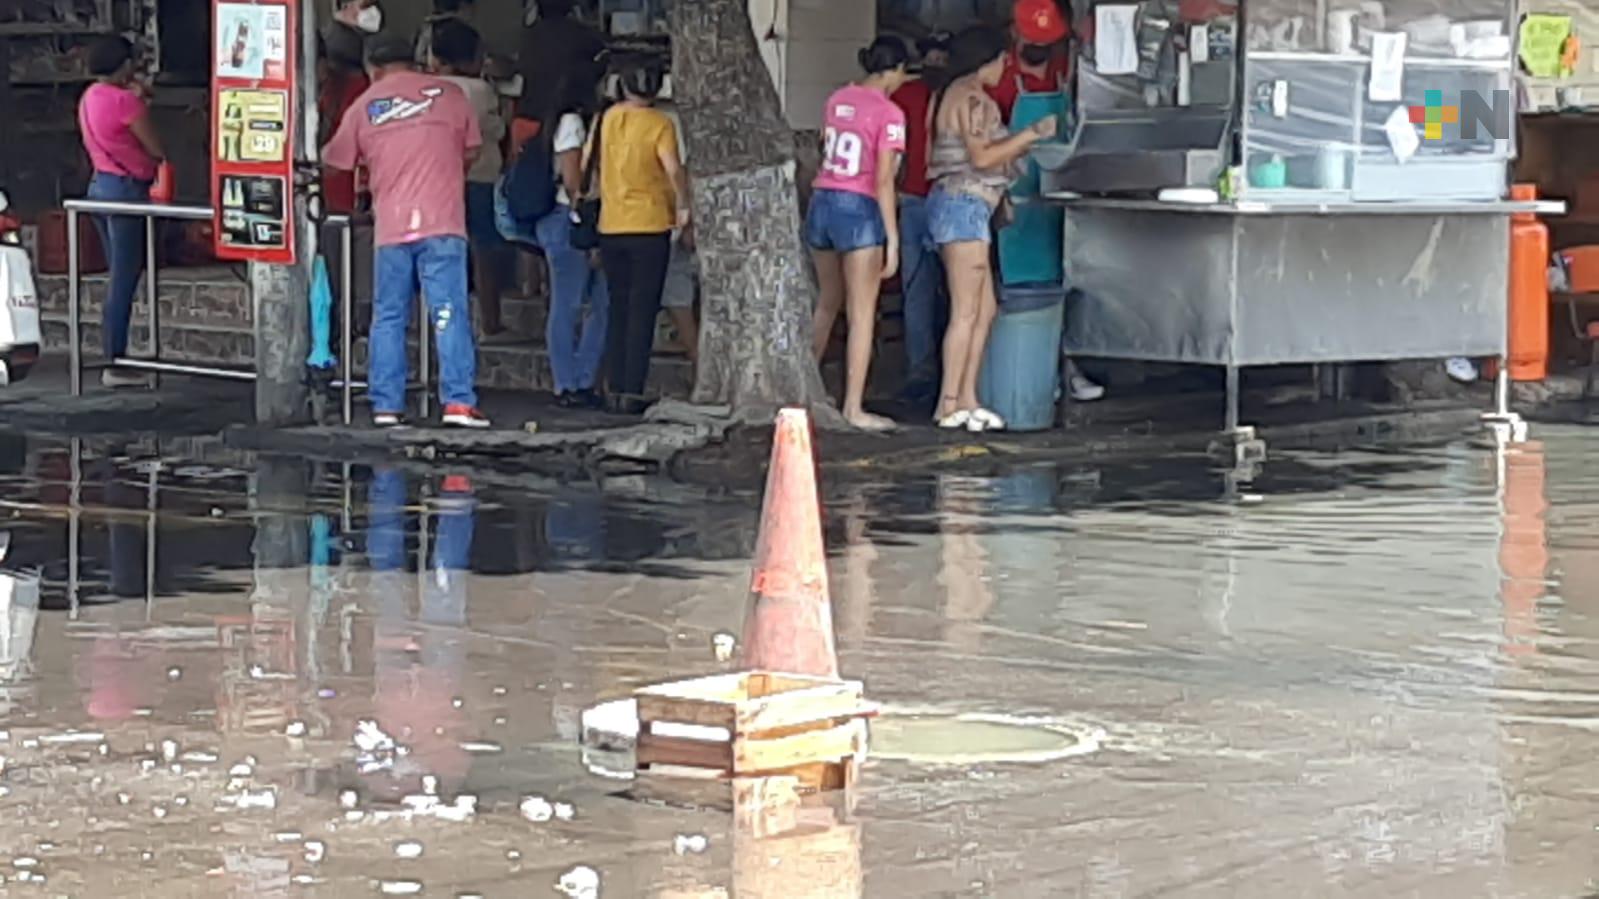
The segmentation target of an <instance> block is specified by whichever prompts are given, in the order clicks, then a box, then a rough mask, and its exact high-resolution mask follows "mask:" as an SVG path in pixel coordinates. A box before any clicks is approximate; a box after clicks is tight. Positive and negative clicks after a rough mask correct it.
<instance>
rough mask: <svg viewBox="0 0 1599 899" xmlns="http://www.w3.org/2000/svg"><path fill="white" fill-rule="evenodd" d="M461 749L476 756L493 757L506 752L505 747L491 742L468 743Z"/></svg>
mask: <svg viewBox="0 0 1599 899" xmlns="http://www.w3.org/2000/svg"><path fill="white" fill-rule="evenodd" d="M461 749H463V750H465V751H466V752H470V753H473V754H474V755H493V754H494V753H496V752H504V751H505V747H504V746H501V745H500V744H498V743H492V742H489V741H487V740H470V741H467V742H465V743H462V744H461Z"/></svg>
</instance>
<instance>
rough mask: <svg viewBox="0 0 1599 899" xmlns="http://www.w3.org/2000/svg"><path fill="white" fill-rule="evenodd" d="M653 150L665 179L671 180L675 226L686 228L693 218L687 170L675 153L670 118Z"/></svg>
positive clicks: (674, 131) (675, 143)
mask: <svg viewBox="0 0 1599 899" xmlns="http://www.w3.org/2000/svg"><path fill="white" fill-rule="evenodd" d="M655 152H656V155H658V156H659V157H660V160H661V168H662V169H664V170H665V171H666V177H667V179H668V180H670V181H671V182H672V197H673V202H674V203H675V205H676V207H677V227H679V228H686V227H688V225H689V222H690V221H692V219H693V214H692V211H691V210H692V204H691V203H690V200H689V192H688V172H687V171H686V170H685V169H684V168H683V160H682V158H681V157H679V156H678V153H677V126H675V125H673V124H672V120H671V119H667V120H666V127H664V128H662V129H661V135H660V137H658V138H656V141H655Z"/></svg>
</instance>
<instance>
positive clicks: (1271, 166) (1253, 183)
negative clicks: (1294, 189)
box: [1249, 156, 1288, 189]
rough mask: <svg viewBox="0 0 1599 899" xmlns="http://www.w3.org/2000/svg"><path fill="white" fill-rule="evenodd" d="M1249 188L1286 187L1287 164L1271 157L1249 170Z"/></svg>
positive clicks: (1279, 157)
mask: <svg viewBox="0 0 1599 899" xmlns="http://www.w3.org/2000/svg"><path fill="white" fill-rule="evenodd" d="M1249 186H1250V187H1261V188H1268V189H1276V188H1281V187H1287V186H1288V163H1286V162H1283V158H1282V157H1281V156H1273V157H1272V158H1270V159H1268V160H1266V161H1265V162H1262V163H1259V164H1258V165H1256V166H1254V167H1253V168H1251V169H1250V170H1249Z"/></svg>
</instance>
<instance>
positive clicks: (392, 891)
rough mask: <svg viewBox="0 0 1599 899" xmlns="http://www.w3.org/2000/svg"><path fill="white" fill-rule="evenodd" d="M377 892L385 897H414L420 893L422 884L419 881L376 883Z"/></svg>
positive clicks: (385, 881)
mask: <svg viewBox="0 0 1599 899" xmlns="http://www.w3.org/2000/svg"><path fill="white" fill-rule="evenodd" d="M378 891H379V892H381V893H383V894H384V895H385V896H415V895H416V894H417V893H420V892H422V882H421V881H419V880H384V881H380V882H379V883H378Z"/></svg>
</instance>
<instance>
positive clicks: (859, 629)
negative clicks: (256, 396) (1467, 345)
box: [0, 427, 1599, 897]
mask: <svg viewBox="0 0 1599 899" xmlns="http://www.w3.org/2000/svg"><path fill="white" fill-rule="evenodd" d="M1536 436H1538V437H1539V438H1540V442H1538V443H1534V444H1529V445H1526V446H1524V447H1521V448H1519V449H1514V450H1511V451H1510V452H1508V453H1496V452H1495V451H1493V450H1491V449H1486V448H1484V447H1482V446H1480V445H1475V444H1470V443H1465V442H1461V443H1456V444H1449V445H1442V446H1435V447H1421V448H1411V449H1408V450H1404V451H1398V450H1387V451H1378V450H1366V451H1343V452H1321V453H1308V452H1307V453H1299V454H1291V455H1285V454H1280V453H1279V454H1277V455H1274V457H1273V458H1272V459H1271V460H1270V461H1269V462H1268V463H1267V464H1266V466H1265V468H1264V470H1263V471H1262V473H1261V475H1260V477H1259V478H1258V479H1257V480H1255V481H1254V482H1253V483H1252V484H1249V485H1246V486H1245V487H1243V488H1242V490H1241V492H1240V488H1239V487H1238V485H1237V484H1235V483H1232V482H1230V481H1229V480H1228V479H1226V478H1224V477H1223V476H1222V475H1221V474H1220V473H1218V472H1215V471H1212V470H1210V469H1209V468H1208V467H1207V463H1206V462H1205V461H1204V460H1203V459H1202V458H1197V457H1196V458H1168V459H1164V460H1161V461H1159V462H1144V463H1137V464H1134V463H1128V464H1121V465H1104V466H1097V467H1096V466H1072V467H1068V468H1051V467H1029V468H1021V469H1017V470H1014V471H1012V472H1010V473H1007V474H1004V475H1003V476H996V477H969V476H934V477H919V478H912V479H905V480H900V481H895V482H890V483H877V484H873V483H868V482H861V483H850V484H848V485H841V486H835V487H834V488H833V489H831V490H829V491H828V495H827V499H826V506H827V516H826V521H827V532H828V545H829V550H830V554H831V571H830V575H831V579H832V588H833V597H834V603H835V610H834V611H835V620H836V624H837V629H838V636H839V645H840V649H841V652H842V666H843V669H844V671H845V673H846V674H847V675H849V676H852V677H859V678H863V679H864V680H865V681H866V683H867V690H868V695H869V696H870V697H871V698H872V699H875V700H876V701H878V702H881V703H883V704H885V706H886V713H885V715H884V717H883V718H882V719H880V720H879V721H878V722H877V725H876V729H877V734H876V735H875V736H874V739H875V740H877V741H878V743H879V746H880V749H881V752H880V754H879V755H878V756H877V757H875V758H873V759H872V760H871V761H870V762H869V763H868V764H867V766H866V769H865V771H864V776H863V779H862V783H861V784H860V787H859V789H858V791H857V794H856V795H855V796H854V797H853V801H852V803H845V804H843V806H842V807H831V808H825V809H823V808H808V809H806V810H805V811H804V813H803V814H802V820H801V821H800V822H798V826H794V827H790V828H787V829H786V830H785V831H784V832H782V833H778V834H775V835H774V834H764V835H759V836H758V835H755V834H752V833H749V832H746V831H744V830H741V829H738V828H735V827H734V825H733V822H732V820H731V819H730V816H729V815H728V814H727V813H726V812H717V811H713V810H688V809H681V808H672V807H665V806H660V805H652V804H645V803H641V802H638V801H635V800H633V799H631V798H628V797H627V796H624V795H621V793H622V792H623V791H625V790H626V788H627V784H626V783H625V782H623V781H619V780H615V779H611V778H607V777H604V776H600V775H598V774H595V773H593V772H591V771H590V770H588V768H586V767H585V765H584V761H583V757H582V755H581V754H580V752H579V751H578V748H577V745H576V740H577V735H578V728H579V716H580V714H581V712H582V710H583V709H585V708H587V707H589V706H592V705H593V704H595V703H597V702H600V701H603V700H608V699H612V698H616V697H620V696H624V695H626V694H627V693H629V692H630V691H631V690H632V688H633V687H635V686H637V685H640V684H643V683H648V682H653V681H660V680H666V679H671V678H676V677H685V676H692V675H697V674H705V673H714V672H717V671H721V670H723V668H724V666H723V664H722V663H719V662H718V661H717V660H716V657H715V654H714V652H713V648H712V647H713V642H714V639H713V638H714V637H715V636H716V635H718V634H719V633H720V632H724V631H732V632H737V631H738V624H739V620H740V617H741V615H742V613H743V608H744V603H745V599H746V590H747V588H748V578H749V571H748V564H749V563H748V559H749V553H750V551H751V549H752V547H753V543H754V528H755V521H756V517H757V505H758V497H757V496H755V495H754V494H750V493H743V492H738V491H733V490H723V491H719V492H707V491H704V490H702V489H698V488H691V487H687V486H682V485H674V484H671V483H669V482H665V481H662V480H659V479H650V480H645V479H637V480H631V479H625V478H623V479H613V480H610V481H607V482H606V484H605V489H604V490H603V491H602V490H600V489H598V488H597V487H595V486H593V485H589V484H562V483H558V482H555V481H535V480H533V479H530V478H521V479H518V478H514V477H509V476H506V475H504V474H500V475H490V476H480V475H477V474H475V473H473V472H470V471H467V470H443V469H441V470H428V469H425V468H376V469H373V468H367V467H353V468H352V467H347V466H343V465H334V464H317V463H308V462H306V461H304V460H292V459H254V458H251V457H249V456H245V455H242V454H237V453H229V452H226V451H221V450H214V448H212V447H209V446H208V445H206V444H205V443H203V442H196V441H189V442H182V441H168V442H166V443H160V442H155V441H144V442H139V443H133V444H127V445H117V444H112V443H105V442H94V443H83V442H78V441H74V442H70V443H69V442H60V443H51V442H31V443H30V442H26V441H23V440H21V439H19V438H0V527H3V528H4V530H5V531H7V532H8V533H9V538H8V543H7V552H6V554H5V558H4V561H3V563H0V571H3V573H4V574H5V575H6V576H5V577H4V578H3V579H0V609H3V610H4V614H3V615H0V876H3V878H4V881H3V882H0V893H4V894H5V895H17V896H27V895H38V896H57V895H68V896H105V895H117V896H134V895H137V896H146V895H148V896H157V895H159V896H202V895H203V896H241V897H242V896H367V895H385V894H388V895H410V894H420V895H428V896H468V895H483V896H540V895H551V896H559V895H563V894H565V895H571V896H590V895H602V896H658V897H688V896H695V897H710V896H743V897H749V896H771V897H778V896H782V897H790V896H817V897H823V896H826V897H834V896H842V897H852V896H895V897H900V896H955V895H972V896H1029V897H1030V896H1040V897H1046V896H1047V897H1056V896H1116V897H1123V896H1127V897H1131V896H1155V895H1162V896H1164V895H1200V896H1205V895H1227V896H1284V895H1315V896H1329V895H1350V896H1373V895H1405V896H1448V897H1459V896H1477V895H1491V896H1528V897H1533V896H1537V897H1545V896H1579V895H1585V894H1588V893H1592V892H1593V891H1594V890H1596V889H1599V829H1596V828H1599V751H1596V750H1599V474H1596V473H1595V472H1599V466H1596V462H1599V450H1596V449H1595V448H1594V447H1595V444H1594V442H1593V440H1592V433H1591V432H1590V431H1588V430H1585V429H1581V428H1561V427H1547V428H1542V429H1540V430H1539V432H1538V433H1537V435H1536ZM824 489H826V488H825V487H824ZM851 806H852V807H851Z"/></svg>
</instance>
